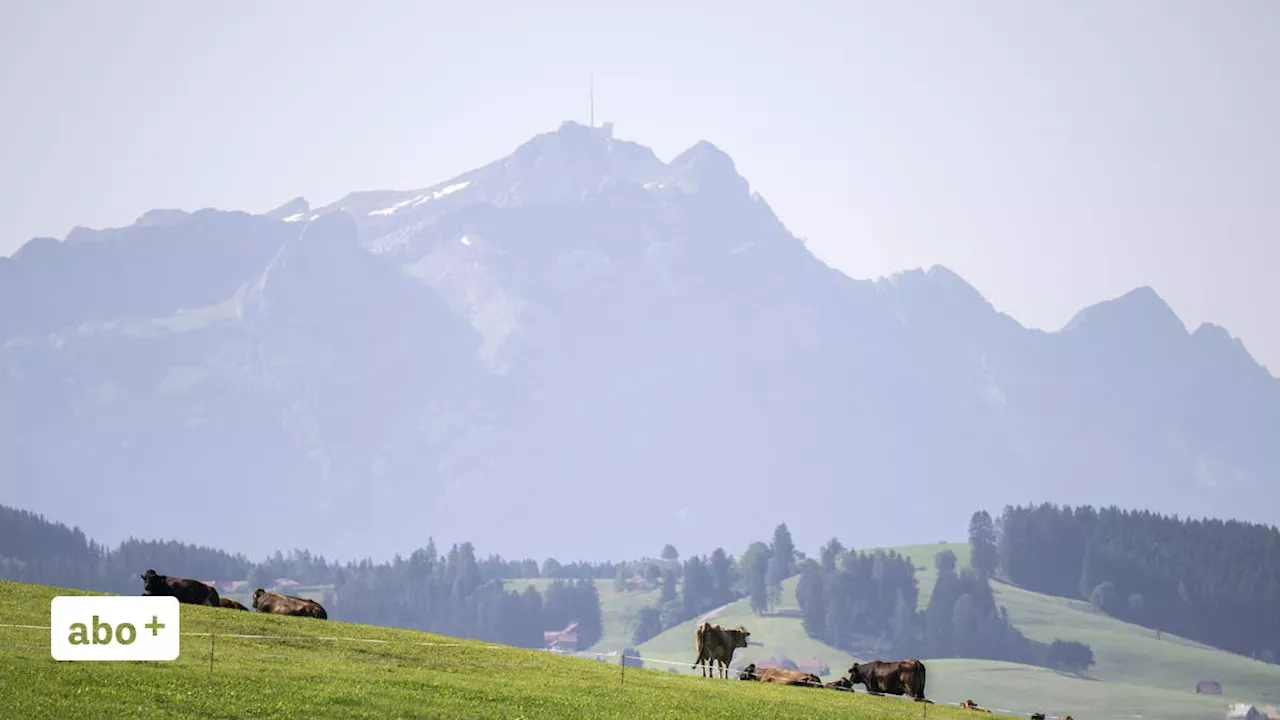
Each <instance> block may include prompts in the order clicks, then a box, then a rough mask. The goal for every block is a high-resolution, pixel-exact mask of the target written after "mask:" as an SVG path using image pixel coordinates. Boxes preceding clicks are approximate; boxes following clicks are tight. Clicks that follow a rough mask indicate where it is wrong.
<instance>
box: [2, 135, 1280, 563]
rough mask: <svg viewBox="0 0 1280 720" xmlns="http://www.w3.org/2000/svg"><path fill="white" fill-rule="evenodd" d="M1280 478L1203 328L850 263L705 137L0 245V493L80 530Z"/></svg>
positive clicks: (1236, 485)
mask: <svg viewBox="0 0 1280 720" xmlns="http://www.w3.org/2000/svg"><path fill="white" fill-rule="evenodd" d="M1278 477H1280V381H1277V380H1276V379H1275V378H1273V377H1271V375H1270V374H1269V373H1268V372H1267V371H1266V370H1265V369H1264V368H1262V367H1261V366H1260V365H1258V364H1257V363H1256V362H1255V361H1254V360H1253V359H1252V358H1251V357H1250V356H1249V355H1248V353H1247V352H1246V351H1245V350H1244V348H1243V346H1242V345H1241V344H1240V343H1239V341H1237V340H1235V339H1233V338H1232V337H1231V336H1230V335H1229V334H1228V333H1227V331H1226V330H1224V329H1222V328H1220V327H1217V326H1214V325H1203V326H1201V327H1200V328H1198V329H1197V330H1195V332H1191V333H1188V332H1187V331H1186V329H1185V328H1184V326H1183V324H1182V323H1181V321H1180V320H1179V319H1178V318H1177V317H1176V316H1175V315H1174V313H1173V312H1172V311H1171V310H1170V308H1169V307H1168V305H1166V304H1165V303H1164V302H1163V301H1162V300H1161V299H1160V297H1159V296H1158V295H1157V294H1156V293H1155V292H1154V291H1152V290H1151V289H1149V288H1139V289H1136V290H1133V291H1132V292H1129V293H1127V294H1125V295H1123V296H1121V297H1119V298H1116V299H1114V300H1111V301H1108V302H1104V303H1100V304H1098V305H1095V306H1093V307H1089V308H1087V309H1085V310H1083V311H1081V312H1080V313H1079V315H1077V316H1076V318H1075V319H1074V320H1072V321H1071V323H1070V324H1068V325H1067V326H1066V327H1065V328H1064V329H1062V330H1061V331H1059V332H1054V333H1046V332H1040V331H1035V330H1029V329H1026V328H1024V327H1022V326H1021V325H1019V324H1018V323H1017V322H1016V321H1014V320H1013V319H1011V318H1010V317H1008V316H1007V315H1004V314H1001V313H999V312H998V311H996V310H995V309H994V308H993V307H992V306H991V305H990V304H989V303H988V302H986V301H985V300H984V299H983V297H982V296H981V295H980V294H979V293H978V292H977V291H976V290H975V289H974V288H972V287H971V286H969V285H968V284H967V283H966V282H965V281H964V280H962V279H961V278H960V277H958V276H957V275H956V274H954V273H953V272H951V271H949V270H947V269H945V268H942V267H933V268H930V269H929V270H914V271H910V272H904V273H900V274H897V275H895V276H893V277H891V278H887V279H881V280H877V281H861V280H854V279H851V278H849V277H848V276H846V275H844V274H842V273H840V272H838V271H836V270H833V269H831V268H830V267H828V266H827V265H825V264H823V263H822V262H821V261H820V260H818V259H817V258H815V257H814V255H812V254H811V253H810V252H809V251H808V250H807V249H806V248H805V247H804V245H803V244H802V243H801V242H800V241H799V240H797V239H796V238H795V237H793V236H792V235H791V234H790V233H789V232H788V231H787V229H786V228H785V227H783V225H782V224H781V223H780V222H779V220H778V219H777V217H776V216H775V215H774V214H773V212H772V211H771V210H770V208H769V206H768V205H767V204H766V203H765V201H764V200H763V199H762V198H761V197H760V196H758V195H755V194H753V193H751V192H750V189H749V187H748V183H747V181H746V180H745V179H743V178H742V177H741V176H740V175H739V174H738V173H737V172H736V170H735V168H734V163H733V161H732V160H731V159H730V158H729V157H728V156H727V155H726V154H724V153H723V152H721V151H720V150H718V149H717V148H716V147H715V146H714V145H712V144H710V143H708V142H700V143H698V144H697V145H695V146H693V147H691V148H689V149H688V150H686V151H685V152H683V153H681V154H680V155H679V156H678V157H676V158H675V159H674V160H672V161H671V162H669V163H664V162H662V161H661V160H659V159H658V158H657V157H656V156H655V155H654V153H653V152H652V151H650V150H649V149H648V148H645V147H643V146H641V145H637V144H635V143H631V142H625V141H622V140H619V139H616V138H614V137H612V131H611V128H608V127H606V128H591V127H585V126H581V125H577V124H574V123H565V124H564V125H563V126H561V127H560V128H559V129H558V130H556V131H554V132H549V133H544V134H541V135H538V136H537V137H535V138H533V139H532V140H530V141H528V142H526V143H525V144H523V145H521V146H520V147H519V148H517V149H516V150H515V152H513V153H512V154H511V155H509V156H507V157H505V158H502V159H501V160H498V161H496V162H493V163H490V164H489V165H486V166H484V167H481V168H478V169H476V170H473V171H471V172H468V173H466V174H463V175H461V176H459V177H456V178H452V179H450V180H448V181H446V182H444V183H441V184H439V185H436V186H432V187H429V188H425V189H421V190H413V191H407V192H401V191H376V192H359V193H354V194H351V195H349V196H347V197H345V198H343V199H342V200H340V201H338V202H336V203H334V204H332V205H329V206H326V207H321V208H312V207H310V206H309V204H308V203H307V202H306V201H305V200H304V199H302V198H297V199H295V200H292V201H290V202H289V203H286V204H285V205H283V206H281V207H280V208H278V209H276V210H274V211H272V212H269V213H266V214H265V215H256V216H255V215H249V214H246V213H243V212H223V211H218V210H212V209H206V210H200V211H198V212H194V213H187V212H183V211H179V210H155V211H152V212H149V213H147V214H146V215H143V216H142V217H141V218H139V219H138V221H137V222H136V223H135V224H134V225H132V226H129V227H125V228H117V229H109V230H89V229H85V228H76V229H75V230H73V231H72V232H71V233H70V234H69V235H68V236H67V237H66V238H65V239H64V240H62V241H58V240H56V239H52V238H36V239H34V240H31V241H30V242H28V243H27V244H26V245H24V246H23V247H22V248H21V249H20V250H18V251H17V252H16V253H15V254H14V255H13V257H12V258H0V478H3V481H2V482H3V485H0V489H2V490H3V494H2V495H0V502H3V503H4V504H7V505H14V506H18V507H23V508H27V509H31V510H35V511H38V512H43V513H45V514H47V515H49V516H50V517H53V518H56V519H58V520H62V521H65V522H67V523H69V524H70V523H75V524H79V525H80V526H81V527H82V528H83V529H84V530H85V531H86V532H87V533H89V534H90V535H92V536H94V537H98V538H100V539H103V540H107V541H112V542H114V541H118V540H120V539H123V538H124V537H126V536H129V535H134V536H138V537H163V538H173V539H181V540H185V541H190V542H197V543H204V544H210V545H214V546H217V547H223V548H227V549H232V550H242V551H246V552H249V553H251V554H254V555H258V554H261V553H265V552H268V551H271V550H274V549H277V548H281V549H289V548H292V547H305V548H309V549H311V550H313V551H317V552H323V553H325V554H327V555H330V556H331V557H332V556H337V557H341V558H350V557H355V556H364V555H373V556H375V557H379V558H384V557H387V556H389V555H390V554H391V553H393V552H396V551H399V552H408V551H409V550H411V549H413V548H415V547H418V546H420V545H422V544H424V543H425V542H426V539H427V537H428V535H433V536H435V538H436V539H437V541H438V542H443V543H448V542H452V541H460V540H464V539H469V540H473V541H475V542H477V543H478V545H479V546H480V549H481V551H482V552H491V551H492V552H503V553H506V554H508V555H520V556H525V555H532V556H534V557H542V556H546V555H555V556H556V557H557V558H560V559H562V560H570V559H574V558H577V557H581V558H601V557H606V556H607V557H614V558H617V557H628V556H637V555H640V554H642V553H645V552H653V551H654V550H655V549H656V548H660V547H661V546H662V545H663V544H664V543H667V542H671V543H674V544H676V545H677V546H678V547H680V548H682V549H685V550H687V551H688V552H700V551H709V550H711V549H712V548H714V547H715V546H717V545H724V546H725V547H727V548H731V549H732V548H738V547H739V546H742V545H745V544H746V543H747V542H749V541H750V540H752V539H755V538H758V537H761V536H762V535H765V534H767V533H768V532H769V531H770V529H771V528H772V527H773V525H775V524H776V523H778V522H780V521H786V522H788V523H789V524H790V526H791V528H792V529H793V533H794V534H795V535H796V540H797V542H798V543H799V544H800V545H801V546H806V547H807V546H815V547H816V545H817V544H818V543H820V542H821V541H822V540H824V539H825V538H826V537H829V536H832V535H838V536H840V537H841V538H842V539H844V540H845V541H846V543H853V544H855V545H868V544H875V545H886V544H895V543H908V542H919V541H933V540H940V539H943V538H955V537H958V536H961V535H962V534H963V531H964V528H965V526H966V522H967V519H968V515H969V513H970V512H971V511H972V510H974V509H977V508H980V507H1001V506H1002V505H1004V504H1005V503H1025V502H1028V501H1042V500H1049V501H1055V502H1068V503H1090V504H1094V505H1103V504H1111V503H1116V504H1120V505H1123V506H1129V507H1144V508H1151V509H1153V510H1158V511H1161V512H1169V513H1180V514H1184V515H1196V516H1200V515H1214V516H1223V517H1233V518H1239V519H1244V520H1252V521H1260V522H1267V523H1275V522H1276V521H1277V515H1278V514H1280V511H1278V510H1277V509H1276V508H1277V507H1280V503H1278V502H1277V500H1280V487H1277V478H1278Z"/></svg>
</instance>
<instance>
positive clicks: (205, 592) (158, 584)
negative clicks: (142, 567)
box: [139, 570, 219, 607]
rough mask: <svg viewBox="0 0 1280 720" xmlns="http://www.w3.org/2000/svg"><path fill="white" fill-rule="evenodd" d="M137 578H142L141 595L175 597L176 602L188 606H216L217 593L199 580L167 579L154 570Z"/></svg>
mask: <svg viewBox="0 0 1280 720" xmlns="http://www.w3.org/2000/svg"><path fill="white" fill-rule="evenodd" d="M139 577H141V578H142V594H143V595H149V596H168V597H176V598H178V602H180V603H186V604H188V605H212V606H213V607H217V606H218V602H219V599H218V591H217V590H214V589H213V588H211V587H209V586H208V585H205V584H204V583H202V582H200V581H199V580H192V579H190V578H179V577H169V576H168V575H161V574H159V573H157V572H156V571H155V570H147V571H146V572H144V573H142V575H140V576H139Z"/></svg>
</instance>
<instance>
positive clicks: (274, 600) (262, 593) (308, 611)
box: [253, 588, 329, 620]
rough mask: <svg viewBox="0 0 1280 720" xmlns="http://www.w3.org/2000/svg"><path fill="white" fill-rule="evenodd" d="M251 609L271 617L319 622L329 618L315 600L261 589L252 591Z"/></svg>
mask: <svg viewBox="0 0 1280 720" xmlns="http://www.w3.org/2000/svg"><path fill="white" fill-rule="evenodd" d="M253 609H254V610H257V611H258V612H264V613H271V614H273V615H293V616H295V617H313V618H318V619H320V620H327V619H328V618H329V614H328V613H326V612H325V611H324V608H323V607H321V605H320V603H318V602H316V601H315V600H311V599H308V598H300V597H294V596H293V595H281V594H280V593H273V592H267V591H266V590H263V589H262V588H258V589H257V590H254V591H253Z"/></svg>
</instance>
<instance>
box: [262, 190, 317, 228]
mask: <svg viewBox="0 0 1280 720" xmlns="http://www.w3.org/2000/svg"><path fill="white" fill-rule="evenodd" d="M309 212H311V203H308V202H307V199H306V198H304V197H302V196H301V195H299V196H298V197H296V198H294V199H292V200H290V201H289V202H287V203H285V204H283V205H281V206H280V207H278V208H276V209H275V210H272V211H270V212H267V213H264V214H265V215H266V216H267V217H270V218H275V219H277V220H284V221H285V222H294V221H297V220H302V219H303V218H304V217H305V216H306V214H307V213H309Z"/></svg>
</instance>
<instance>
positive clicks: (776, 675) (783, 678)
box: [738, 663, 822, 688]
mask: <svg viewBox="0 0 1280 720" xmlns="http://www.w3.org/2000/svg"><path fill="white" fill-rule="evenodd" d="M738 679H739V680H755V681H758V682H762V683H774V684H776V685H799V686H800V687H816V688H820V687H822V678H820V677H818V676H817V675H814V674H813V673H807V672H804V671H801V670H788V669H786V668H779V667H771V668H765V669H763V670H757V669H756V664H755V663H751V664H750V665H748V666H746V667H744V668H742V676H741V677H739V678H738Z"/></svg>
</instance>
